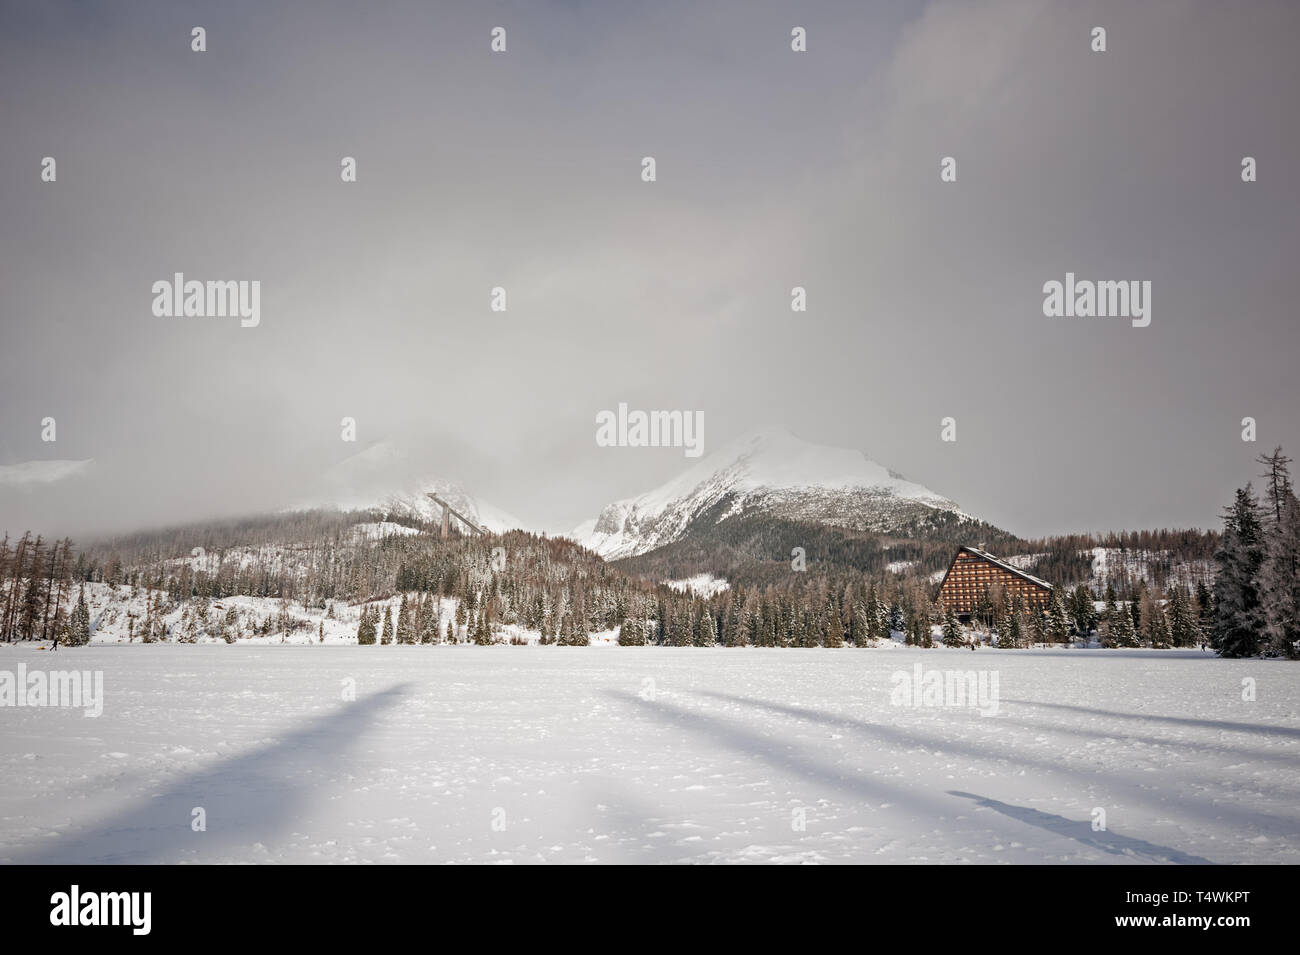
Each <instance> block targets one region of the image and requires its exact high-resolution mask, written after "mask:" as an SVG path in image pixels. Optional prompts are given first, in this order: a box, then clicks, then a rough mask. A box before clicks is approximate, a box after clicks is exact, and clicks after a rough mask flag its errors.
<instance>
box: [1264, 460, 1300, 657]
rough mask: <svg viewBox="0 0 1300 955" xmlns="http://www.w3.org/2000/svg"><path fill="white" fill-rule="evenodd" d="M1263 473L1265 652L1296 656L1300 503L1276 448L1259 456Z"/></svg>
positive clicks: (1299, 631) (1299, 608)
mask: <svg viewBox="0 0 1300 955" xmlns="http://www.w3.org/2000/svg"><path fill="white" fill-rule="evenodd" d="M1258 460H1259V463H1260V464H1263V465H1264V466H1265V467H1266V471H1265V473H1264V479H1265V481H1266V484H1265V503H1266V507H1265V511H1266V514H1267V519H1266V525H1265V528H1264V537H1265V542H1264V562H1263V565H1262V566H1261V568H1260V580H1259V584H1260V602H1261V604H1262V607H1263V615H1264V635H1263V636H1264V646H1263V648H1262V649H1263V650H1264V652H1265V653H1267V654H1269V655H1272V656H1286V657H1290V658H1292V659H1295V658H1296V657H1300V501H1297V499H1296V495H1295V491H1294V489H1293V488H1292V485H1291V474H1290V471H1289V469H1288V465H1290V463H1291V459H1290V458H1288V457H1286V456H1285V455H1284V454H1283V453H1282V449H1281V448H1276V449H1275V450H1274V451H1273V453H1272V454H1270V455H1260V457H1259V459H1258Z"/></svg>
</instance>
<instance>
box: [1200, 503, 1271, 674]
mask: <svg viewBox="0 0 1300 955" xmlns="http://www.w3.org/2000/svg"><path fill="white" fill-rule="evenodd" d="M1214 556H1215V561H1216V562H1217V564H1218V574H1217V576H1216V577H1215V579H1214V629H1213V631H1212V632H1211V634H1210V646H1211V647H1213V648H1214V650H1215V652H1216V653H1218V654H1219V655H1220V656H1224V657H1253V656H1256V655H1257V654H1258V653H1259V651H1260V637H1261V635H1262V634H1263V632H1264V626H1265V619H1264V608H1263V606H1262V604H1261V600H1260V590H1259V577H1260V570H1261V568H1262V567H1263V564H1264V539H1263V528H1262V526H1261V523H1260V514H1259V503H1258V502H1257V500H1256V498H1255V492H1254V491H1253V490H1252V488H1251V486H1250V485H1249V484H1247V485H1246V486H1245V487H1244V488H1240V489H1238V491H1237V496H1236V499H1235V500H1234V501H1233V504H1232V506H1231V507H1230V508H1229V509H1228V510H1227V512H1226V513H1225V514H1224V518H1223V540H1222V543H1221V545H1220V547H1219V550H1218V552H1217V553H1216V554H1215V555H1214Z"/></svg>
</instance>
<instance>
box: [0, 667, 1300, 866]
mask: <svg viewBox="0 0 1300 955" xmlns="http://www.w3.org/2000/svg"><path fill="white" fill-rule="evenodd" d="M917 663H920V664H921V665H922V667H923V668H924V670H925V671H927V672H928V671H931V670H973V671H976V674H977V675H978V673H979V671H987V674H986V675H987V676H991V675H992V674H993V672H994V671H996V676H997V684H996V685H997V690H998V700H997V713H996V715H991V716H982V715H980V714H979V713H978V712H977V711H976V710H975V709H973V708H972V707H970V706H960V705H948V706H943V705H921V706H905V705H898V704H897V703H895V702H891V695H893V694H894V691H895V690H896V689H897V687H898V685H899V683H900V681H899V680H896V679H894V677H893V674H895V673H896V672H897V671H901V672H904V673H907V674H908V675H909V677H910V676H911V675H914V673H915V671H914V669H913V667H914V664H917ZM20 664H23V665H25V666H26V667H27V668H28V669H29V670H37V671H41V670H46V669H49V670H53V669H56V668H59V669H67V668H73V667H75V668H77V669H84V670H99V671H102V672H103V680H104V701H103V714H102V715H101V716H99V717H98V718H87V717H85V716H84V715H83V713H82V711H81V710H79V709H72V708H51V707H45V708H35V707H4V708H0V861H4V862H40V863H45V862H58V863H122V862H127V863H131V862H217V863H223V862H292V863H317V862H375V863H420V862H504V863H511V862H513V863H536V862H551V863H557V862H558V863H582V862H606V863H620V862H826V863H833V862H888V863H899V862H930V863H958V862H980V863H988V862H1008V863H1011V862H1027V863H1167V862H1183V863H1203V862H1214V863H1243V862H1259V863H1296V862H1300V669H1297V668H1296V666H1295V665H1294V664H1287V663H1281V662H1271V661H1259V660H1247V661H1232V660H1218V659H1214V658H1212V657H1211V656H1209V655H1208V654H1201V653H1199V652H1197V651H1190V652H1181V651H1176V652H1156V651H1078V650H1069V651H1066V650H1056V651H1002V652H999V651H995V650H980V651H978V652H975V653H971V652H969V651H964V650H947V649H935V650H910V649H905V648H882V649H875V650H871V649H868V650H856V649H845V650H756V649H749V650H722V649H718V650H703V649H692V648H686V649H664V648H657V647H649V648H601V649H596V648H592V649H586V650H583V649H567V648H558V647H489V648H475V647H391V646H390V647H383V646H375V647H349V646H331V645H324V646H283V647H279V646H230V647H228V646H224V645H211V646H203V645H199V646H171V645H154V646H139V645H135V646H90V647H85V648H79V649H66V648H65V649H64V650H60V651H59V652H58V653H57V654H52V653H49V652H42V651H38V650H37V649H36V648H35V647H32V646H22V645H18V646H13V647H9V646H3V647H0V671H9V672H12V673H16V672H17V670H18V668H19V665H20ZM1247 678H1249V679H1252V680H1254V681H1255V696H1256V699H1255V700H1254V701H1251V702H1248V701H1245V700H1243V699H1242V690H1243V684H1242V681H1243V679H1247ZM988 686H991V683H987V682H986V687H988ZM352 687H354V688H355V699H353V700H345V699H344V695H345V693H346V692H347V691H348V690H349V688H352ZM198 808H201V810H202V817H203V818H204V819H205V822H206V830H205V831H194V828H193V827H192V820H193V819H195V818H196V815H195V810H196V809H198ZM1098 811H1102V812H1104V828H1095V827H1094V820H1097V821H1098V822H1100V821H1101V819H1102V817H1101V816H1100V815H1098Z"/></svg>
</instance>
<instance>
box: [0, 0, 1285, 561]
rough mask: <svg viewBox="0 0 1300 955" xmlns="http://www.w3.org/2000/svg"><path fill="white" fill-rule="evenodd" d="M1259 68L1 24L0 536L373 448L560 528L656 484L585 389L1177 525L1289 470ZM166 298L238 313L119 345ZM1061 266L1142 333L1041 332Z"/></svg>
mask: <svg viewBox="0 0 1300 955" xmlns="http://www.w3.org/2000/svg"><path fill="white" fill-rule="evenodd" d="M196 26H202V27H203V28H204V29H205V30H206V43H207V49H206V50H205V51H204V52H195V51H193V50H192V49H191V30H192V28H194V27H196ZM497 26H500V27H504V28H505V30H506V50H505V52H501V53H495V52H493V51H492V50H491V48H490V42H491V35H490V34H491V31H492V29H493V28H494V27H497ZM796 26H801V27H804V28H805V30H806V32H807V50H806V51H805V52H794V51H793V50H792V49H791V30H792V29H793V28H794V27H796ZM1096 26H1101V27H1104V28H1105V30H1106V46H1107V48H1106V50H1105V52H1094V51H1093V50H1092V49H1091V46H1092V43H1093V40H1092V34H1091V31H1092V29H1093V28H1094V27H1096ZM1298 35H1300V7H1298V6H1296V5H1295V4H1293V3H1286V2H1256V0H1246V2H1243V3H1239V4H1233V5H1231V7H1229V5H1226V4H1222V3H1217V2H1188V0H1178V2H1172V0H1152V2H1146V3H1142V4H1131V3H1125V2H1116V3H1090V2H1070V3H1064V2H1057V3H1049V2H1041V0H1015V2H1008V0H991V2H985V0H951V2H949V0H940V2H931V3H915V2H913V3H904V2H894V3H890V2H883V3H871V4H864V3H854V2H841V3H797V2H762V0H759V2H753V0H747V2H692V3H685V2H683V3H676V2H657V3H653V4H633V3H619V2H555V0H551V2H546V0H539V2H534V3H527V4H525V3H514V2H504V3H490V2H476V3H468V2H466V3H454V4H453V3H436V2H420V3H386V2H382V0H380V2H375V3H370V4H365V5H357V4H342V3H331V2H277V0H270V2H264V0H259V2H255V3H241V2H231V3H222V4H219V5H218V4H187V3H183V2H158V3H151V2H130V3H111V4H110V3H100V4H83V3H59V2H51V3H42V4H21V5H20V4H3V5H0V530H7V531H8V532H9V533H11V534H15V533H21V531H22V530H23V529H26V528H29V527H30V528H32V529H33V530H38V531H42V532H44V533H46V534H47V535H49V534H60V535H62V534H65V533H67V534H72V535H73V536H74V537H76V536H80V537H86V536H88V535H92V534H98V533H106V532H112V531H118V530H128V529H133V528H139V527H149V526H157V525H161V524H170V523H175V522H179V521H186V520H191V519H200V518H207V517H212V516H220V515H226V514H244V513H250V512H257V511H263V510H270V509H274V508H278V507H283V506H286V505H289V504H292V503H294V502H295V501H298V500H301V499H302V497H303V495H304V494H306V493H308V490H309V489H310V488H311V487H313V486H314V485H315V484H316V483H317V482H318V481H319V478H320V476H321V475H322V474H323V473H326V472H328V470H329V469H330V468H331V467H332V466H334V465H335V464H337V462H339V461H341V460H343V459H345V458H347V457H348V456H350V455H353V454H356V453H357V452H358V451H360V450H363V449H364V448H366V447H367V446H368V445H369V444H371V443H372V442H375V441H381V440H382V441H389V442H397V443H401V444H403V445H405V446H409V447H412V448H414V449H415V450H416V451H417V452H418V454H419V455H420V456H421V459H422V460H424V459H427V460H428V461H429V467H430V469H431V470H433V471H436V472H437V476H439V477H445V478H454V479H458V480H461V481H463V482H464V483H465V484H466V485H467V486H468V487H470V488H471V489H472V490H473V492H474V493H475V494H477V495H478V496H480V497H482V498H484V499H486V500H489V501H491V502H492V503H493V504H495V505H497V506H499V507H502V508H504V509H506V510H508V511H510V512H512V513H514V514H516V515H518V516H519V517H521V518H523V519H524V520H525V521H527V522H528V523H530V524H532V525H534V526H541V527H546V528H550V529H557V530H558V529H564V528H568V527H572V526H573V525H575V524H577V523H578V522H579V521H581V520H583V519H585V518H590V517H594V516H595V515H596V514H597V513H598V512H599V511H600V509H601V508H602V507H603V506H604V505H605V504H607V503H609V502H610V501H612V500H615V499H618V498H622V497H627V496H630V495H634V494H637V493H640V492H642V491H646V490H648V489H650V488H652V487H654V486H656V485H658V484H659V483H661V482H663V481H664V480H667V479H668V478H670V477H672V476H674V475H675V474H677V473H678V472H680V471H681V470H682V469H684V468H685V467H686V466H688V465H689V464H690V463H692V461H691V460H689V459H686V458H685V457H684V456H683V453H682V450H681V449H671V448H627V447H619V448H609V447H601V446H599V445H598V444H597V443H596V440H595V432H596V416H597V414H598V413H599V412H601V411H602V410H611V409H616V408H617V407H618V405H619V403H620V402H623V403H626V404H627V405H628V406H629V407H630V408H632V409H645V410H684V411H697V412H700V413H702V414H703V416H704V421H705V446H704V448H705V451H706V452H707V451H709V450H711V449H714V448H717V447H718V446H720V445H721V444H722V443H724V442H725V441H727V440H728V439H729V438H733V437H735V436H736V435H739V434H741V433H744V432H748V431H750V430H752V429H755V428H764V427H770V426H777V427H783V428H786V429H788V430H790V431H791V432H793V433H795V434H797V435H799V436H800V437H803V438H805V439H807V440H810V441H815V442H819V443H824V444H830V445H836V446H843V447H852V448H859V449H861V450H863V451H864V452H866V453H867V454H868V456H870V457H871V458H872V459H873V460H876V461H878V462H880V463H881V464H884V465H886V466H888V467H890V468H893V469H895V470H897V471H899V472H901V473H903V474H905V475H906V476H907V477H908V478H910V479H912V480H915V481H918V482H921V483H923V484H925V485H927V486H928V487H930V488H932V489H934V490H935V491H937V492H938V493H940V494H943V495H945V496H946V497H948V498H951V499H953V500H955V501H957V502H958V503H959V504H960V506H961V507H962V509H963V510H964V511H966V512H968V513H971V514H974V515H976V516H979V517H981V518H984V519H985V520H988V521H991V522H992V523H994V524H997V525H999V526H1001V527H1004V528H1006V529H1008V530H1010V531H1013V532H1015V533H1019V534H1022V535H1025V536H1038V535H1046V534H1052V533H1065V532H1072V531H1106V530H1112V529H1138V528H1154V527H1186V526H1198V527H1209V526H1216V525H1217V523H1218V515H1219V513H1220V510H1221V509H1222V507H1223V506H1224V505H1225V504H1226V503H1227V502H1228V500H1229V499H1230V497H1231V492H1232V489H1233V488H1235V487H1237V486H1239V485H1241V484H1243V483H1244V482H1245V481H1246V480H1249V479H1251V478H1252V477H1253V476H1254V475H1255V474H1256V472H1257V471H1258V470H1259V468H1258V467H1257V465H1255V464H1254V461H1253V459H1254V458H1255V456H1256V455H1257V454H1259V453H1260V452H1262V451H1269V450H1271V449H1272V448H1273V447H1274V446H1275V445H1279V444H1280V445H1283V446H1284V447H1285V448H1287V449H1290V450H1291V451H1292V453H1294V452H1295V450H1296V449H1297V448H1298V447H1300V416H1298V415H1297V411H1298V409H1300V400H1298V399H1300V377H1297V375H1296V373H1295V364H1296V358H1297V355H1298V354H1300V349H1298V346H1300V316H1298V315H1297V312H1296V294H1295V289H1294V280H1293V276H1294V274H1295V263H1296V261H1297V253H1298V252H1300V241H1298V236H1297V230H1300V175H1297V174H1296V170H1295V163H1296V157H1297V156H1300V119H1298V117H1300V110H1297V109H1296V106H1295V100H1296V94H1297V93H1298V92H1300V58H1298V57H1296V56H1295V55H1294V47H1295V38H1296V37H1297V36H1298ZM345 156H348V157H354V158H355V160H356V169H357V181H356V182H343V181H342V177H341V175H340V171H341V162H342V159H343V157H345ZM646 156H652V157H654V159H655V162H656V180H655V181H654V182H644V181H642V159H643V157H646ZM1244 156H1251V157H1255V159H1256V162H1257V177H1258V178H1257V181H1255V182H1250V183H1246V182H1243V181H1242V178H1241V161H1242V157H1244ZM45 157H53V158H54V159H55V161H56V173H57V178H56V179H55V181H53V182H47V181H43V180H42V163H43V160H44V158H45ZM944 157H952V158H953V159H955V160H956V171H957V175H956V180H955V181H952V182H943V181H941V178H940V163H941V160H942V159H943V158H944ZM175 272H183V273H184V274H185V276H186V277H187V278H190V279H197V280H200V281H207V280H236V281H253V280H256V281H258V282H260V283H261V311H260V323H259V324H258V325H257V326H256V327H248V328H245V327H241V324H240V321H239V319H238V318H229V317H226V318H213V317H209V318H197V317H190V318H184V317H181V318H176V317H160V316H157V315H155V314H154V311H153V308H152V305H153V301H154V295H153V292H152V287H153V284H154V283H155V282H157V281H160V280H166V281H169V280H170V279H171V277H172V275H173V274H174V273H175ZM1067 272H1073V273H1075V274H1076V275H1077V276H1078V277H1079V278H1081V279H1091V280H1096V281H1102V280H1139V281H1149V282H1150V283H1151V289H1152V293H1151V322H1150V325H1149V326H1147V327H1144V328H1138V327H1133V325H1132V324H1131V323H1130V322H1129V321H1128V320H1127V319H1124V318H1113V317H1112V318H1082V317H1071V318H1053V317H1047V316H1045V315H1044V313H1043V299H1044V293H1043V287H1044V283H1047V282H1049V281H1053V280H1056V281H1064V280H1065V275H1066V273H1067ZM498 286H499V287H502V288H504V289H505V290H506V293H507V310H506V311H504V312H495V311H493V310H492V309H491V308H490V302H491V290H492V289H493V288H494V287H498ZM794 286H802V287H804V288H805V289H806V290H807V302H808V308H807V311H806V312H793V311H792V310H791V307H790V302H791V289H792V288H793V287H794ZM1248 416H1249V417H1252V418H1254V419H1255V421H1256V428H1257V441H1256V442H1254V443H1251V442H1246V441H1243V440H1242V438H1241V433H1242V419H1243V418H1245V417H1248ZM947 417H952V418H954V419H955V421H956V440H955V441H944V440H942V438H941V431H942V426H941V422H942V419H944V418H947ZM47 418H53V419H54V421H55V435H54V436H55V440H54V441H46V440H42V437H43V434H44V436H46V437H48V436H49V430H48V427H46V426H45V425H43V423H42V422H43V421H45V419H47ZM344 418H353V419H354V420H355V422H356V441H355V442H348V441H344V440H343V434H342V432H343V429H342V427H341V422H342V420H343V419H344ZM84 460H90V461H91V462H92V463H90V464H89V465H85V466H84V467H72V466H67V465H59V466H52V469H51V470H49V471H48V472H46V471H42V470H41V469H40V467H39V466H37V467H36V468H35V469H34V468H33V466H32V465H31V464H30V462H40V461H84ZM34 474H36V475H46V474H48V476H50V477H51V478H57V479H51V480H37V479H36V478H34V477H33V475H34Z"/></svg>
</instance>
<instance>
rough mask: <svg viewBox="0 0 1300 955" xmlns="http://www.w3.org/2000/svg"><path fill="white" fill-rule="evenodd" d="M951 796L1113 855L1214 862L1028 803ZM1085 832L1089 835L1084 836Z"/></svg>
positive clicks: (957, 793) (1179, 862) (970, 795)
mask: <svg viewBox="0 0 1300 955" xmlns="http://www.w3.org/2000/svg"><path fill="white" fill-rule="evenodd" d="M948 795H950V796H960V797H961V798H962V799H974V800H975V803H976V805H978V806H983V807H984V808H986V809H992V810H994V811H996V812H1000V813H1002V815H1004V816H1010V817H1011V818H1012V819H1018V820H1019V821H1020V822H1023V823H1026V824H1027V825H1030V826H1037V827H1038V828H1040V829H1046V830H1047V831H1048V832H1051V833H1055V834H1056V835H1058V836H1064V837H1065V838H1067V839H1073V840H1075V841H1076V842H1082V843H1083V844H1084V845H1085V846H1091V847H1092V848H1094V849H1100V850H1101V851H1102V852H1109V853H1110V854H1111V855H1117V856H1129V857H1134V858H1140V859H1143V860H1145V861H1147V862H1172V863H1174V864H1175V865H1214V863H1213V862H1211V861H1210V860H1209V859H1202V858H1201V857H1200V856H1194V855H1191V854H1190V853H1187V852H1179V851H1178V850H1177V849H1170V848H1168V847H1167V846H1158V845H1156V844H1154V843H1151V842H1146V841H1145V840H1143V839H1134V838H1132V837H1130V836H1121V835H1119V834H1117V833H1114V832H1093V831H1092V829H1091V825H1090V823H1087V822H1079V821H1077V820H1074V819H1069V818H1067V817H1065V816H1057V815H1054V814H1053V813H1050V812H1042V811H1041V810H1038V809H1030V808H1029V807H1028V806H1013V805H1011V804H1010V803H1005V802H999V801H998V800H996V799H988V798H986V797H984V796H976V795H974V794H973V793H964V792H961V791H959V790H956V789H950V790H948ZM1084 832H1087V833H1088V834H1087V835H1084V834H1083V833H1084Z"/></svg>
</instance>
